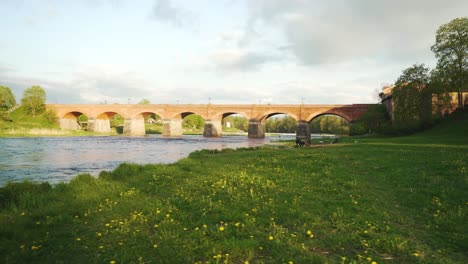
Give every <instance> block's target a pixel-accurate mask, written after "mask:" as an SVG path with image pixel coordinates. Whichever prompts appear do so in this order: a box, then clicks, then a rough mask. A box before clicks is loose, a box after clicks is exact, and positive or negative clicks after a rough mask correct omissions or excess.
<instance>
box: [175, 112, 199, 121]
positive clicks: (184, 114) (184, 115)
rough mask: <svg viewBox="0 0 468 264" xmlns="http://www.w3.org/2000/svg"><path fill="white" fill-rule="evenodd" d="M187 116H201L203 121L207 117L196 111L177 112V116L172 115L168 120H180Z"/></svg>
mask: <svg viewBox="0 0 468 264" xmlns="http://www.w3.org/2000/svg"><path fill="white" fill-rule="evenodd" d="M189 115H198V116H201V117H202V118H203V119H204V120H207V119H208V118H207V116H206V115H205V114H202V113H200V112H197V111H184V112H179V113H177V114H173V115H172V116H170V117H169V119H176V120H182V119H184V118H186V117H187V116H189Z"/></svg>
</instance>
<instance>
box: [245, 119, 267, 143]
mask: <svg viewBox="0 0 468 264" xmlns="http://www.w3.org/2000/svg"><path fill="white" fill-rule="evenodd" d="M248 137H249V138H264V137H265V125H264V124H263V123H262V122H261V121H260V120H256V119H251V120H249V131H248Z"/></svg>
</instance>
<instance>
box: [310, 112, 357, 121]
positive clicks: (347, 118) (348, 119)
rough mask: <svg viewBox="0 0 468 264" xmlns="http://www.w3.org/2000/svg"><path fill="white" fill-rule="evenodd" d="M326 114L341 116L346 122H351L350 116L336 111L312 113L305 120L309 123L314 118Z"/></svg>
mask: <svg viewBox="0 0 468 264" xmlns="http://www.w3.org/2000/svg"><path fill="white" fill-rule="evenodd" d="M326 115H332V116H338V117H341V118H343V119H344V120H346V121H348V122H351V121H350V118H349V117H348V116H347V115H345V114H343V113H337V112H323V113H319V114H317V113H314V114H311V115H309V116H308V117H307V118H306V119H305V120H306V121H307V122H309V123H310V122H312V121H313V120H314V119H316V118H319V117H321V116H326Z"/></svg>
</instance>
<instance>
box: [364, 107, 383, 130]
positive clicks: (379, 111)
mask: <svg viewBox="0 0 468 264" xmlns="http://www.w3.org/2000/svg"><path fill="white" fill-rule="evenodd" d="M359 122H360V123H362V124H363V125H364V126H365V127H366V128H368V129H369V131H370V132H382V130H383V129H384V128H385V127H387V126H388V125H389V124H390V117H389V116H388V113H387V109H386V108H385V106H384V105H382V104H377V105H371V106H369V109H367V111H366V112H365V113H364V115H362V117H361V118H360V119H359Z"/></svg>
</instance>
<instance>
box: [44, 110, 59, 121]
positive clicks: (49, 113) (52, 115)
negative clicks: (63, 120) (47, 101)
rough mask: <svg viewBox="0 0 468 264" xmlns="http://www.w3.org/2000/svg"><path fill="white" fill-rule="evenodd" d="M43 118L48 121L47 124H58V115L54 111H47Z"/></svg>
mask: <svg viewBox="0 0 468 264" xmlns="http://www.w3.org/2000/svg"><path fill="white" fill-rule="evenodd" d="M42 116H43V117H44V118H45V120H47V122H49V123H52V124H55V123H57V122H58V117H57V113H55V111H54V110H47V111H45V112H44V113H42Z"/></svg>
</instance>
